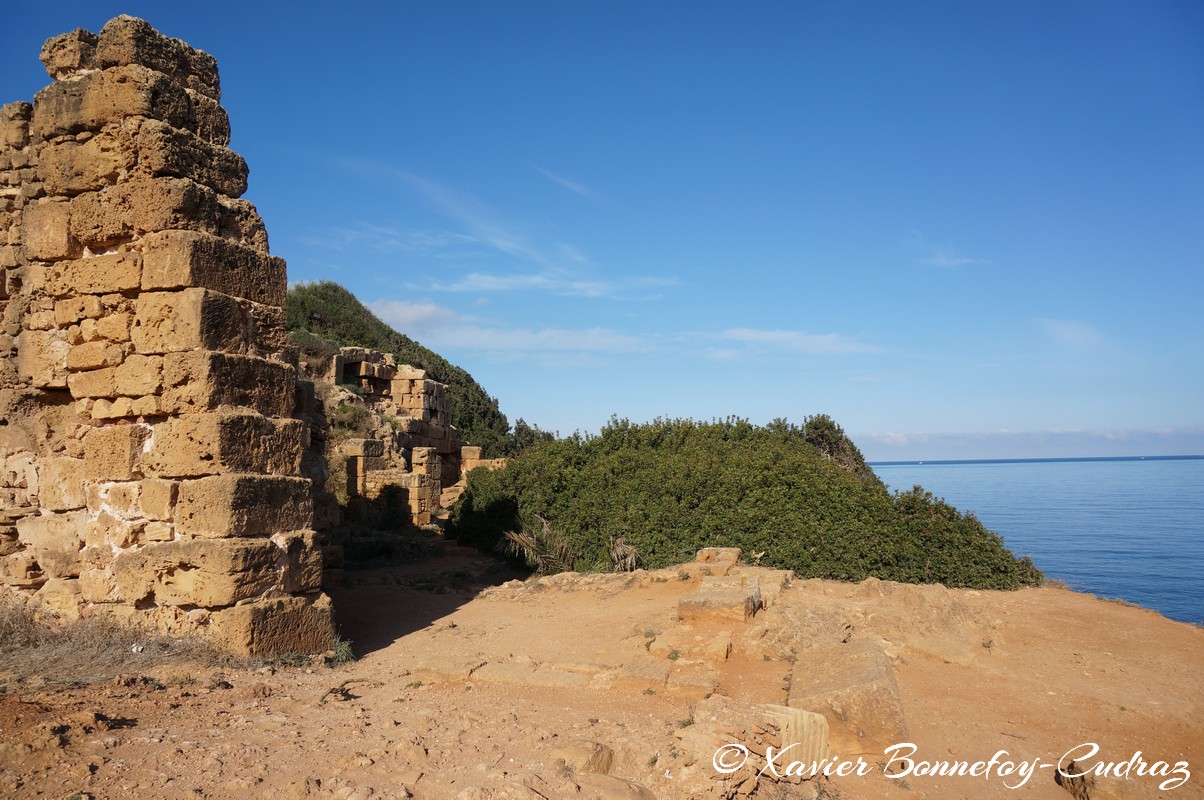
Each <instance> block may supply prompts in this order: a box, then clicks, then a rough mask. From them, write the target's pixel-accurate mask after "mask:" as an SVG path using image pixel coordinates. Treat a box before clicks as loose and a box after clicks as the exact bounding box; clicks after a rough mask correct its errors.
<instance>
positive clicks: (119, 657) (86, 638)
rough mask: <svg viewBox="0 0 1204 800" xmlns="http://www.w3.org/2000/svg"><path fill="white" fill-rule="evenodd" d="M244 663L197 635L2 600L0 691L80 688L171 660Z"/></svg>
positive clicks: (0, 611)
mask: <svg viewBox="0 0 1204 800" xmlns="http://www.w3.org/2000/svg"><path fill="white" fill-rule="evenodd" d="M185 663H189V664H200V665H203V666H228V667H237V666H241V665H242V664H241V662H239V660H238V659H236V658H234V657H232V656H230V655H229V654H226V653H223V652H221V651H219V650H217V649H216V648H214V647H213V646H212V645H209V644H208V643H206V642H204V641H202V640H200V639H197V638H172V637H167V636H159V635H155V634H150V633H147V632H145V631H139V630H136V629H133V628H125V627H121V626H119V625H117V624H116V623H115V622H113V621H112V620H109V619H106V618H103V617H88V618H84V619H79V620H73V621H64V620H61V619H56V618H53V617H46V616H40V615H37V614H35V613H34V611H33V609H31V608H29V607H28V606H25V605H23V604H20V603H17V602H14V601H12V600H8V599H0V691H3V690H4V687H5V686H6V685H7V684H9V683H15V684H16V685H31V684H32V685H36V686H41V687H68V686H80V685H85V684H89V683H96V682H99V681H105V680H110V679H111V678H113V677H114V676H116V675H120V674H122V673H130V672H139V671H141V670H146V669H149V668H152V667H158V666H163V665H166V664H185Z"/></svg>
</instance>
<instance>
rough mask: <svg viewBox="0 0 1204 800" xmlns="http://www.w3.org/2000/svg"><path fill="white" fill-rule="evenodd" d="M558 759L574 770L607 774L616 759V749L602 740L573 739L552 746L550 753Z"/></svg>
mask: <svg viewBox="0 0 1204 800" xmlns="http://www.w3.org/2000/svg"><path fill="white" fill-rule="evenodd" d="M548 755H549V756H551V757H552V758H553V759H555V760H556V761H559V762H561V763H563V764H565V765H566V766H568V767H571V768H572V770H573V771H574V772H578V773H584V772H593V773H597V774H599V775H605V774H607V773H608V772H610V767H611V765H612V764H613V763H614V760H615V751H614V750H612V749H611V748H609V747H607V746H606V745H604V744H602V743H600V742H591V741H588V740H586V739H573V740H572V741H569V742H565V743H564V744H562V745H560V746H558V747H554V748H552V752H551V753H549V754H548Z"/></svg>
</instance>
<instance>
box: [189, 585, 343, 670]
mask: <svg viewBox="0 0 1204 800" xmlns="http://www.w3.org/2000/svg"><path fill="white" fill-rule="evenodd" d="M210 627H211V629H212V633H211V634H210V635H211V638H212V640H213V642H214V643H215V644H217V645H218V646H219V647H223V648H225V649H227V650H229V651H231V652H234V653H241V654H244V655H259V654H270V653H281V652H285V651H290V652H320V651H322V650H326V649H327V648H329V647H330V646H331V644H332V643H333V642H334V613H333V608H332V607H331V604H330V598H329V597H327V596H326V595H324V594H320V595H316V596H314V595H308V596H304V595H303V596H300V597H281V598H274V599H271V600H258V601H255V602H253V603H246V604H243V605H237V606H234V607H233V608H227V609H223V610H221V611H217V612H214V613H213V614H212V616H211V624H210Z"/></svg>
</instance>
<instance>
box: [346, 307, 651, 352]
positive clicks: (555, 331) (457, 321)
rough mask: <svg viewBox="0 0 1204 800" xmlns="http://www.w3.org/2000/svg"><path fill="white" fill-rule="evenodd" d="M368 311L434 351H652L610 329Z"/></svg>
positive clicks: (429, 311)
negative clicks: (537, 325)
mask: <svg viewBox="0 0 1204 800" xmlns="http://www.w3.org/2000/svg"><path fill="white" fill-rule="evenodd" d="M368 307H369V308H370V309H371V310H372V312H373V313H374V314H376V315H377V316H378V317H380V318H381V319H382V320H384V321H385V322H387V323H388V324H389V325H391V326H393V327H394V328H397V329H398V330H399V331H401V332H403V333H405V334H406V335H407V336H411V337H413V338H415V339H418V340H419V341H421V342H422V343H423V344H424V345H425V346H427V347H432V348H434V349H436V350H438V349H441V348H460V349H470V350H481V351H490V352H505V353H509V354H522V353H527V354H529V353H547V352H560V353H571V352H578V353H617V352H621V353H627V352H638V351H645V350H649V349H651V347H652V345H651V344H650V343H649V341H648V340H647V339H646V338H645V337H641V336H636V335H632V334H628V333H622V332H620V331H615V330H611V329H609V328H603V327H590V328H575V329H569V328H551V327H549V328H534V327H530V326H523V325H513V326H512V325H507V324H505V323H497V322H488V321H483V320H480V319H477V318H475V317H470V316H464V315H461V314H458V313H456V312H455V311H454V310H452V309H450V308H446V307H444V306H440V305H439V304H437V303H434V302H431V301H429V300H423V301H419V302H410V301H405V300H377V301H376V302H373V303H370V304H369V306H368Z"/></svg>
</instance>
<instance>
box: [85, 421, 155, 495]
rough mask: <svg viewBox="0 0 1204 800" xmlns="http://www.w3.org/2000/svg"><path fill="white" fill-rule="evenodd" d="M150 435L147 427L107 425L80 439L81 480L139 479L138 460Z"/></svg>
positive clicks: (91, 431)
mask: <svg viewBox="0 0 1204 800" xmlns="http://www.w3.org/2000/svg"><path fill="white" fill-rule="evenodd" d="M150 435H151V429H150V426H149V425H141V424H140V425H110V426H108V427H104V428H93V429H92V430H90V431H88V432H87V434H86V435H85V436H84V477H85V479H86V480H92V481H128V480H133V479H134V478H136V477H139V475H140V473H138V459H139V458H140V457H141V455H142V451H143V446H144V444H145V443H146V440H147V439H148V438H149V437H150Z"/></svg>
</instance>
